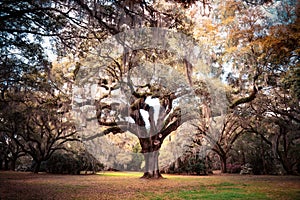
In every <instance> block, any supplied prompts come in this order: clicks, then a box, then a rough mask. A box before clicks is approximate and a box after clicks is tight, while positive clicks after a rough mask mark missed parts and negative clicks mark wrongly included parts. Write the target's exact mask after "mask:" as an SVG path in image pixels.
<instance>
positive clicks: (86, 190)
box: [0, 172, 300, 200]
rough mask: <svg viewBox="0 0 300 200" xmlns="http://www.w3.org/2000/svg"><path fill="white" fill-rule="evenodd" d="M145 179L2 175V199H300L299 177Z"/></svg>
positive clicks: (135, 175)
mask: <svg viewBox="0 0 300 200" xmlns="http://www.w3.org/2000/svg"><path fill="white" fill-rule="evenodd" d="M141 175H142V174H141V173H135V172H104V173H100V174H97V175H79V176H71V175H51V174H38V175H36V174H32V173H24V172H0V199H1V200H4V199H22V200H23V199H153V200H159V199H214V200H218V199H219V200H221V199H226V200H227V199H243V200H244V199H249V200H251V199H253V200H258V199H270V200H271V199H272V200H273V199H282V200H288V199H291V200H295V199H300V177H297V176H242V175H211V176H178V175H164V177H165V178H166V179H160V180H143V179H139V177H140V176H141Z"/></svg>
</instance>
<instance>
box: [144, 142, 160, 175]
mask: <svg viewBox="0 0 300 200" xmlns="http://www.w3.org/2000/svg"><path fill="white" fill-rule="evenodd" d="M152 139H153V138H140V144H141V146H142V153H143V155H144V159H145V169H144V175H143V176H142V177H141V178H148V179H149V178H153V179H158V178H162V175H161V174H160V172H159V166H158V156H159V150H160V147H161V143H162V142H161V141H160V142H159V143H156V142H157V141H158V140H152ZM155 141H156V142H155Z"/></svg>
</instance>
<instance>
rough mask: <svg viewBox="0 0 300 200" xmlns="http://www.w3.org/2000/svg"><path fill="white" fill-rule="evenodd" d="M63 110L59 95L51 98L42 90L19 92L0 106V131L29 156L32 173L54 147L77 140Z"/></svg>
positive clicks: (74, 131)
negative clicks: (32, 166)
mask: <svg viewBox="0 0 300 200" xmlns="http://www.w3.org/2000/svg"><path fill="white" fill-rule="evenodd" d="M60 106H61V107H60ZM59 107H60V109H58V108H59ZM66 112H67V110H66V108H65V107H63V106H62V105H61V101H60V98H59V97H52V98H51V97H50V96H49V95H47V94H45V93H43V92H33V93H23V92H19V93H18V95H16V96H14V99H10V101H9V103H8V105H7V106H6V108H5V109H3V110H2V112H1V119H2V120H1V128H2V132H4V133H5V134H6V135H7V136H8V140H9V141H11V142H13V143H15V144H16V146H17V147H18V148H21V149H22V152H24V153H26V154H28V155H30V156H31V157H32V159H33V161H34V162H35V167H34V172H35V173H37V172H38V171H39V169H40V165H41V162H42V161H46V160H48V159H49V158H50V157H51V155H52V154H53V153H54V152H55V151H57V150H59V149H65V144H66V143H67V142H69V141H76V140H78V138H77V135H76V130H75V127H74V125H73V124H72V122H69V121H68V118H67V116H66Z"/></svg>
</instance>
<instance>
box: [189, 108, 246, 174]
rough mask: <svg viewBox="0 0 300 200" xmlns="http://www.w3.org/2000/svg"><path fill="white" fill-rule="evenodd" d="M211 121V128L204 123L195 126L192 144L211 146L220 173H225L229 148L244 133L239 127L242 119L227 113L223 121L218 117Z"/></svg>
mask: <svg viewBox="0 0 300 200" xmlns="http://www.w3.org/2000/svg"><path fill="white" fill-rule="evenodd" d="M213 120H214V121H213V122H212V124H213V125H211V127H208V126H206V125H205V123H202V124H200V125H195V126H196V127H197V131H198V133H197V135H196V137H195V139H194V142H195V143H196V144H199V145H209V146H211V147H212V151H214V152H215V153H217V155H218V156H219V157H220V160H221V171H222V173H227V159H228V157H229V155H230V151H231V148H232V146H233V145H234V143H235V141H236V140H237V139H238V138H239V137H240V136H241V135H242V134H243V132H244V129H243V128H242V127H241V121H242V119H241V118H240V117H239V116H238V115H236V114H234V113H229V114H227V115H226V117H225V120H224V121H223V119H222V118H220V117H219V118H218V117H216V118H214V119H213ZM209 129H210V130H209ZM211 133H214V134H211Z"/></svg>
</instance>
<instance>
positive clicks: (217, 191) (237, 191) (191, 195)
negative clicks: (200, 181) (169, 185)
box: [144, 182, 270, 200]
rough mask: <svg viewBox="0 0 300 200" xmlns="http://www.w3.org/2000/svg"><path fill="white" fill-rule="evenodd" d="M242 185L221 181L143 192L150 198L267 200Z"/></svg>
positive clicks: (266, 197) (157, 199)
mask: <svg viewBox="0 0 300 200" xmlns="http://www.w3.org/2000/svg"><path fill="white" fill-rule="evenodd" d="M244 187H245V186H244V185H238V184H234V183H230V182H222V183H218V184H212V185H205V186H203V185H201V186H199V187H198V188H195V189H193V190H179V191H175V190H173V191H168V192H165V193H163V194H153V193H152V194H150V193H147V194H144V195H145V196H146V197H149V196H150V197H151V198H150V199H151V200H162V199H195V200H196V199H207V200H210V199H211V200H228V199H243V200H244V199H246V200H260V199H261V200H262V199H264V200H267V199H270V198H269V197H268V196H267V195H266V194H264V193H259V192H249V191H247V190H246V189H245V188H244Z"/></svg>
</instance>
